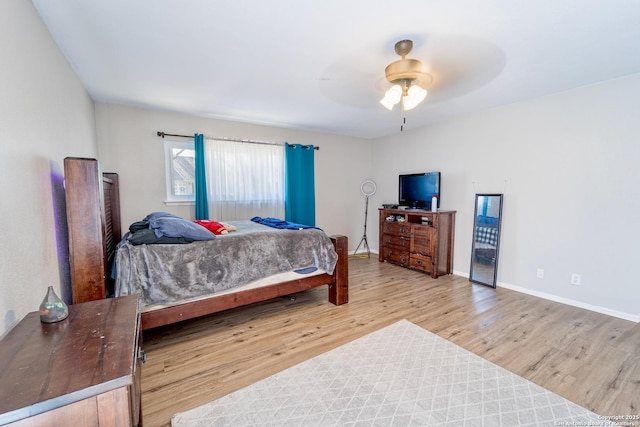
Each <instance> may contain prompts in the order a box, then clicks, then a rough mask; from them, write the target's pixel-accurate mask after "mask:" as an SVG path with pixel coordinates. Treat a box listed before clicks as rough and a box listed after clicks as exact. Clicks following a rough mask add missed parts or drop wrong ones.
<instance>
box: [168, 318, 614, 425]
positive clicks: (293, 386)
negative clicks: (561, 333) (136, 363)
mask: <svg viewBox="0 0 640 427" xmlns="http://www.w3.org/2000/svg"><path fill="white" fill-rule="evenodd" d="M605 424H606V423H603V420H602V419H601V418H599V417H598V416H597V415H596V414H594V413H593V412H590V411H588V410H586V409H585V408H582V407H581V406H578V405H576V404H574V403H572V402H570V401H568V400H567V399H564V398H562V397H560V396H558V395H557V394H554V393H551V392H550V391H548V390H546V389H544V388H542V387H540V386H537V385H535V384H534V383H532V382H530V381H527V380H525V379H524V378H522V377H519V376H518V375H515V374H512V373H511V372H509V371H507V370H505V369H502V368H500V367H499V366H497V365H494V364H493V363H491V362H488V361H486V360H484V359H483V358H481V357H479V356H476V355H475V354H473V353H471V352H469V351H467V350H465V349H463V348H462V347H459V346H457V345H455V344H453V343H451V342H449V341H447V340H445V339H443V338H440V337H439V336H437V335H434V334H432V333H431V332H428V331H426V330H424V329H422V328H421V327H419V326H416V325H415V324H413V323H411V322H409V321H407V320H402V321H400V322H397V323H395V324H393V325H391V326H388V327H386V328H383V329H380V330H378V331H376V332H373V333H371V334H369V335H366V336H364V337H362V338H359V339H357V340H355V341H353V342H350V343H348V344H345V345H343V346H341V347H338V348H336V349H334V350H331V351H329V352H327V353H324V354H321V355H320V356H317V357H314V358H312V359H310V360H307V361H305V362H302V363H300V364H298V365H296V366H293V367H291V368H289V369H286V370H284V371H282V372H280V373H278V374H275V375H273V376H271V377H269V378H265V379H264V380H261V381H259V382H257V383H255V384H252V385H250V386H248V387H245V388H244V389H241V390H238V391H236V392H234V393H231V394H229V395H227V396H224V397H222V398H220V399H217V400H214V401H213V402H210V403H207V404H205V405H203V406H200V407H198V408H195V409H192V410H190V411H186V412H181V413H178V414H175V415H174V416H173V418H172V419H171V425H172V426H173V427H183V426H305V427H306V426H323V427H325V426H403V427H404V426H456V427H458V426H536V427H540V426H560V425H565V426H567V425H605Z"/></svg>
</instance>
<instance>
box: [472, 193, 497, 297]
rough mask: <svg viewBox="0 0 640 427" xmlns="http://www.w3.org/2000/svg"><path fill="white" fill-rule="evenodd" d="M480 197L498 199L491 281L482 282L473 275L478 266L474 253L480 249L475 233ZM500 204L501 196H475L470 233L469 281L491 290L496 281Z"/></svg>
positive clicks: (485, 194) (476, 230) (484, 194)
mask: <svg viewBox="0 0 640 427" xmlns="http://www.w3.org/2000/svg"><path fill="white" fill-rule="evenodd" d="M481 197H497V198H498V212H497V213H498V217H497V218H498V222H497V224H496V228H497V231H496V245H495V256H494V257H493V260H492V265H493V275H492V279H491V281H489V280H482V278H480V277H479V276H478V275H477V274H476V275H474V265H475V264H478V262H477V261H475V259H476V257H475V253H476V249H481V248H476V237H477V236H476V233H477V232H478V202H479V201H480V198H481ZM502 204H503V194H487V193H483V194H476V196H475V207H474V210H473V212H474V213H473V232H472V241H471V266H470V268H469V281H470V282H473V283H478V284H480V285H486V286H490V287H492V288H495V287H496V283H497V280H498V255H499V253H500V234H501V232H500V228H501V224H502Z"/></svg>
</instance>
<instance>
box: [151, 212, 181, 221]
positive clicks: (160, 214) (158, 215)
mask: <svg viewBox="0 0 640 427" xmlns="http://www.w3.org/2000/svg"><path fill="white" fill-rule="evenodd" d="M164 217H170V218H180V217H179V216H177V215H174V214H171V213H169V212H151V213H150V214H149V215H147V216H145V217H144V219H143V221H151V220H152V219H155V218H164Z"/></svg>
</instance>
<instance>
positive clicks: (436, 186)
mask: <svg viewBox="0 0 640 427" xmlns="http://www.w3.org/2000/svg"><path fill="white" fill-rule="evenodd" d="M434 194H435V195H436V197H437V198H438V207H440V172H426V173H412V174H407V175H400V179H399V187H398V195H399V199H400V200H399V203H398V204H399V205H400V206H408V207H410V208H414V209H427V210H429V209H431V198H432V197H433V195H434Z"/></svg>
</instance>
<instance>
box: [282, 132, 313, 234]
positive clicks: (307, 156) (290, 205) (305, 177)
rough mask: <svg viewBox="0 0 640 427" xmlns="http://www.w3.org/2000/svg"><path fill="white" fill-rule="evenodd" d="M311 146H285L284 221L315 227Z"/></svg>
mask: <svg viewBox="0 0 640 427" xmlns="http://www.w3.org/2000/svg"><path fill="white" fill-rule="evenodd" d="M313 155H314V149H313V145H301V144H285V190H284V191H285V193H284V211H285V220H287V221H291V222H295V223H298V224H305V225H311V226H313V227H315V225H316V195H315V182H314V178H313V175H314V167H313Z"/></svg>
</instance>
